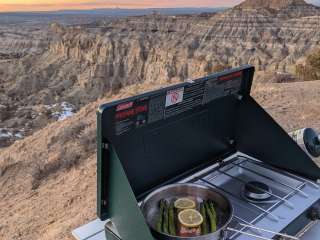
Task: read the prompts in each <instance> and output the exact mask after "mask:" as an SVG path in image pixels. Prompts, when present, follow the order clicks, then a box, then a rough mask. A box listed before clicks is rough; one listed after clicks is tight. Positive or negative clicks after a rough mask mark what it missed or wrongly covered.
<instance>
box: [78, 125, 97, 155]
mask: <svg viewBox="0 0 320 240" xmlns="http://www.w3.org/2000/svg"><path fill="white" fill-rule="evenodd" d="M96 135H97V134H96V128H95V126H88V127H86V128H85V129H84V130H83V132H82V133H81V135H80V137H79V142H80V146H81V148H82V149H83V150H84V152H85V153H87V154H90V153H93V152H94V151H95V149H96Z"/></svg>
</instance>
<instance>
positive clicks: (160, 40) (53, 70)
mask: <svg viewBox="0 0 320 240" xmlns="http://www.w3.org/2000/svg"><path fill="white" fill-rule="evenodd" d="M284 2H286V3H287V4H286V5H285V4H284ZM249 3H250V1H247V2H246V4H247V5H246V7H241V5H240V6H237V7H235V8H233V9H229V10H227V11H225V12H223V13H219V14H202V15H189V16H188V15H185V16H161V15H156V14H155V15H150V16H141V17H128V18H120V19H115V20H112V21H111V20H108V21H100V22H96V23H94V24H89V25H80V26H69V27H66V26H61V25H59V24H52V25H51V26H50V27H49V30H48V31H46V32H42V33H40V32H37V31H36V30H35V31H36V32H37V33H38V34H36V35H34V36H36V37H37V39H38V40H36V41H31V42H32V44H31V45H30V44H29V43H28V42H26V43H23V44H22V43H20V42H19V41H18V42H14V41H12V42H10V41H7V42H6V43H1V44H5V45H6V46H7V47H6V48H8V49H16V50H17V51H16V52H19V53H21V54H22V55H23V56H21V57H18V58H17V57H11V58H6V59H4V60H1V61H2V62H1V65H0V80H1V81H0V100H1V105H2V107H1V111H2V113H3V114H2V116H4V117H3V119H2V122H1V124H0V129H1V128H10V129H15V130H16V129H19V131H20V130H21V129H22V128H23V130H24V131H26V132H28V131H29V130H30V131H31V130H32V129H39V128H41V127H43V126H45V124H47V123H48V122H50V121H55V120H56V118H55V117H54V116H57V114H56V112H57V111H58V112H59V111H60V110H59V109H58V110H57V109H55V107H53V105H54V104H58V105H59V106H60V107H61V106H62V103H70V104H72V106H73V109H74V111H76V110H78V109H79V108H80V107H81V106H83V105H84V104H87V103H88V102H91V101H94V100H95V99H97V98H99V97H101V96H104V95H106V94H108V93H110V94H111V93H117V92H118V90H119V89H121V88H122V87H123V86H128V85H131V84H136V83H141V82H147V83H151V84H152V83H157V84H163V83H170V82H172V81H183V80H187V79H190V78H197V77H201V76H204V75H207V74H209V73H212V72H214V71H215V70H217V69H219V70H221V69H223V68H224V67H236V66H239V65H242V64H252V65H255V66H256V68H257V70H260V71H272V72H275V71H276V72H293V71H294V66H295V64H296V62H298V61H303V59H304V57H305V56H306V54H308V53H309V52H310V51H313V50H314V49H315V48H317V47H318V46H319V42H320V16H319V12H320V11H319V10H318V8H316V7H314V6H312V5H308V4H305V3H304V2H303V1H283V2H282V3H283V4H282V5H281V6H278V5H277V7H275V6H273V5H272V6H273V8H271V7H270V6H271V5H270V6H269V7H254V6H251V7H249V6H250V4H249ZM303 6H304V7H305V8H308V9H309V8H312V9H313V11H307V12H305V13H304V15H307V16H304V17H295V18H292V16H291V12H290V11H291V10H290V9H292V8H293V9H295V11H296V12H300V10H301V9H302V7H303ZM286 12H290V14H286ZM283 14H285V16H284V15H283ZM297 16H300V15H299V14H297ZM44 36H46V37H44ZM10 44H11V45H10ZM4 49H5V48H4ZM28 49H29V52H28ZM11 52H14V51H11ZM25 53H27V54H26V55H24V54H25Z"/></svg>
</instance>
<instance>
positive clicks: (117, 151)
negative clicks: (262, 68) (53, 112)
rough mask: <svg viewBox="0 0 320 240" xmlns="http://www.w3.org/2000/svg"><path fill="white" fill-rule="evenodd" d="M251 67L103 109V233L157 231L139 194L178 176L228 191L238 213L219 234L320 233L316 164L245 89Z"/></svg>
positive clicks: (314, 238) (147, 235)
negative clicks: (104, 222) (226, 229)
mask: <svg viewBox="0 0 320 240" xmlns="http://www.w3.org/2000/svg"><path fill="white" fill-rule="evenodd" d="M253 75H254V68H253V67H251V66H244V67H241V68H237V69H232V70H229V71H225V72H221V73H217V74H213V75H210V76H207V77H204V78H201V79H196V80H193V81H188V82H185V83H181V84H178V85H174V86H170V87H167V88H163V89H160V90H157V91H153V92H149V93H145V94H142V95H138V96H135V97H132V98H128V99H124V100H120V101H115V102H112V103H107V104H104V105H102V106H101V107H100V108H99V111H98V114H97V126H98V131H97V145H98V149H97V154H98V163H97V170H98V171H97V176H98V178H97V186H98V188H97V190H98V191H97V193H98V195H97V213H98V217H99V218H100V219H101V220H102V221H104V220H107V219H109V220H110V221H109V222H108V224H107V225H106V229H105V230H106V233H105V234H106V236H107V240H112V239H118V240H119V239H121V240H151V239H154V236H153V235H152V233H151V231H150V228H149V226H148V225H147V223H146V221H145V219H144V216H143V214H142V212H141V210H140V207H139V202H141V201H143V200H144V199H145V197H146V196H147V195H148V194H150V193H151V192H152V191H154V190H156V189H158V188H160V187H163V186H166V185H168V184H172V183H179V182H181V183H187V182H190V183H196V184H201V185H206V186H208V187H210V188H213V189H218V190H219V191H220V192H221V191H222V192H224V193H225V195H226V196H227V197H228V198H229V200H230V202H231V204H232V205H233V208H234V216H233V219H232V221H231V223H230V225H229V226H228V231H229V232H228V231H227V232H226V234H225V236H222V237H221V239H230V240H251V239H264V240H269V239H279V238H280V239H294V240H296V239H301V240H318V239H320V223H318V222H317V221H318V220H319V217H320V202H319V201H320V189H319V185H318V184H317V181H318V179H320V169H319V167H318V165H317V164H316V163H315V160H314V159H312V158H311V157H310V156H309V155H308V154H307V153H306V152H304V151H303V150H302V149H301V148H300V147H299V146H298V144H297V143H296V142H295V141H294V140H293V139H292V138H291V137H290V136H289V135H288V134H287V133H286V132H285V131H284V130H283V129H282V128H281V127H280V126H279V125H278V124H277V123H276V122H275V120H274V119H272V117H271V116H270V115H269V114H268V113H267V112H266V111H264V109H263V108H262V107H261V106H260V105H259V104H258V103H257V102H255V100H254V99H253V98H252V97H251V96H250V91H251V84H252V80H253ZM110 226H111V227H110ZM232 229H233V230H236V231H237V232H235V231H233V232H231V230H232ZM288 235H292V236H294V237H289V236H288Z"/></svg>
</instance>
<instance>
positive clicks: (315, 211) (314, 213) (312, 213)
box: [308, 207, 320, 221]
mask: <svg viewBox="0 0 320 240" xmlns="http://www.w3.org/2000/svg"><path fill="white" fill-rule="evenodd" d="M308 218H309V219H310V220H312V221H316V220H319V219H320V209H319V208H316V207H313V208H311V209H310V210H309V213H308Z"/></svg>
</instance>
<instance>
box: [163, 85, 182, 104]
mask: <svg viewBox="0 0 320 240" xmlns="http://www.w3.org/2000/svg"><path fill="white" fill-rule="evenodd" d="M183 92H184V88H183V87H182V88H178V89H174V90H170V91H168V92H167V96H166V107H170V106H172V105H175V104H177V103H180V102H182V101H183Z"/></svg>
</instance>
